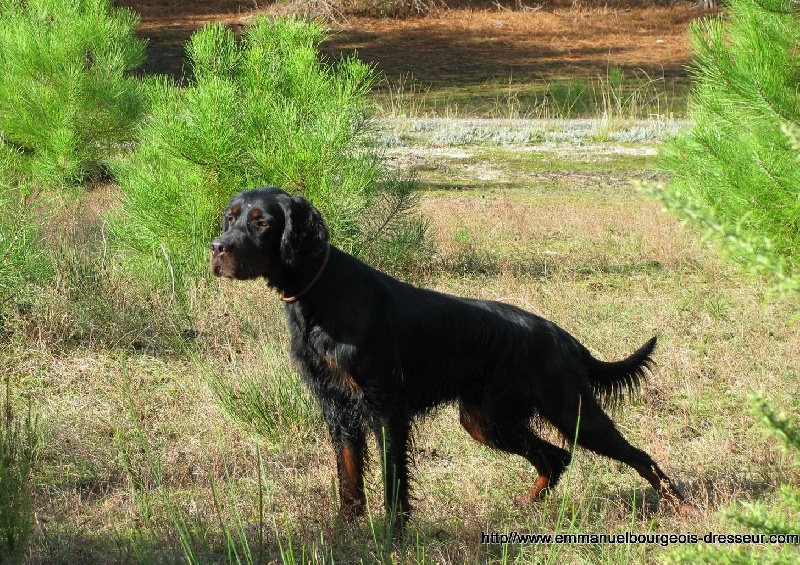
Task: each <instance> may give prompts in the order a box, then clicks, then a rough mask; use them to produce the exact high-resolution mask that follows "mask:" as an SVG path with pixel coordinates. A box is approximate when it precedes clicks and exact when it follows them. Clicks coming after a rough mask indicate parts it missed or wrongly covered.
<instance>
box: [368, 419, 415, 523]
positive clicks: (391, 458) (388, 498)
mask: <svg viewBox="0 0 800 565" xmlns="http://www.w3.org/2000/svg"><path fill="white" fill-rule="evenodd" d="M410 429H411V424H410V420H409V419H408V418H407V417H405V416H395V417H392V418H389V419H386V420H385V421H383V422H380V423H379V424H377V425H375V427H374V431H375V435H376V437H377V440H378V450H379V452H380V455H381V463H382V464H383V481H384V496H385V498H384V503H385V505H386V517H387V519H388V520H390V521H391V522H392V523H393V528H394V530H395V532H399V531H401V530H402V527H403V523H404V522H405V520H407V519H408V517H409V516H410V514H411V504H410V502H409V485H408V480H409V473H408V441H409V433H410Z"/></svg>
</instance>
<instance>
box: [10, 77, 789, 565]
mask: <svg viewBox="0 0 800 565" xmlns="http://www.w3.org/2000/svg"><path fill="white" fill-rule="evenodd" d="M629 78H630V77H615V76H614V73H613V72H612V71H611V70H609V71H608V74H607V75H604V76H602V79H601V77H597V78H596V79H594V78H592V79H564V81H563V82H561V81H557V80H555V79H550V80H548V82H547V83H544V82H542V83H541V84H534V85H533V86H532V87H531V89H532V90H531V92H533V94H531V96H530V97H528V94H527V90H525V88H526V87H525V86H524V85H523V84H522V81H520V82H519V83H517V82H516V81H508V80H506V81H498V82H497V83H496V84H488V83H486V84H483V85H482V86H481V91H482V92H484V93H485V96H484V98H483V99H480V100H477V101H476V100H473V99H472V96H473V95H474V92H475V89H472V90H470V91H469V92H471V94H470V93H469V92H467V91H465V93H464V94H462V93H460V92H458V90H457V88H456V87H452V88H450V89H449V90H448V89H444V90H442V87H441V86H440V85H437V86H436V87H435V88H434V87H427V86H421V84H420V83H417V82H416V81H413V80H411V79H410V78H407V79H403V80H405V81H406V82H405V83H404V84H401V85H399V86H398V87H397V88H396V90H395V92H394V93H393V94H389V95H387V98H386V99H385V100H386V101H382V100H381V98H380V97H381V96H383V95H382V94H379V96H378V100H379V103H380V104H381V105H382V106H383V108H384V111H383V116H384V118H383V119H382V120H381V121H380V122H379V124H378V127H379V129H378V131H376V132H375V133H374V135H373V136H372V137H371V139H370V141H369V143H370V144H371V145H373V146H377V147H379V148H381V151H382V157H383V159H385V160H386V161H387V162H388V163H390V164H391V166H392V167H394V168H395V169H396V171H397V172H398V173H400V174H401V176H412V177H415V178H416V179H417V180H418V181H419V184H420V186H421V187H422V189H421V190H420V191H419V192H418V195H419V210H420V213H421V215H422V216H423V218H424V219H425V221H426V222H427V223H428V226H429V233H430V237H431V244H430V260H429V261H428V262H427V263H426V264H425V265H423V266H422V267H421V268H420V269H418V270H417V271H415V272H413V273H411V274H409V275H408V276H409V277H411V278H412V279H413V281H414V282H416V283H418V284H421V285H424V286H427V287H432V288H436V289H439V290H442V291H445V292H451V293H455V294H459V295H465V296H472V297H481V298H488V299H496V300H503V301H507V302H511V303H514V304H517V305H519V306H521V307H523V308H525V309H527V310H530V311H532V312H535V313H537V314H540V315H542V316H545V317H547V318H549V319H552V320H554V321H556V322H557V323H558V324H559V325H561V326H563V327H564V328H566V329H567V330H568V331H570V332H571V333H572V334H574V335H575V336H576V337H578V338H579V339H580V340H581V341H582V342H584V343H585V344H586V345H587V346H588V347H589V348H590V349H591V350H592V352H593V353H595V354H596V355H597V356H599V357H601V358H604V359H617V358H620V357H622V356H624V355H627V354H629V353H630V352H631V351H633V350H634V349H635V348H636V347H638V346H639V345H641V344H642V343H643V342H644V341H645V340H646V339H648V338H649V337H650V336H652V335H654V334H658V336H659V347H658V349H657V352H656V360H657V363H658V367H657V369H656V371H655V373H654V375H653V376H652V377H651V378H650V380H649V381H648V382H647V383H646V385H645V386H644V389H643V392H642V394H641V395H640V396H639V397H638V398H637V399H635V400H633V401H631V402H630V403H628V404H627V405H626V406H625V407H623V408H621V409H619V410H617V412H616V413H615V421H616V422H617V423H618V425H619V427H620V429H621V430H622V431H623V432H624V434H625V435H626V437H628V438H629V439H630V440H631V441H632V443H634V444H635V445H637V446H640V447H642V448H644V449H646V450H647V451H648V452H650V453H651V454H652V455H653V457H654V458H655V459H656V460H657V461H658V462H659V463H660V464H661V466H662V467H663V468H664V470H665V471H666V472H667V473H668V474H670V476H673V477H674V478H675V479H676V480H677V482H678V484H679V486H680V487H681V488H682V489H683V490H684V492H686V494H687V495H688V496H689V498H690V500H692V501H693V502H695V503H696V504H697V505H698V506H699V507H700V509H699V512H698V513H697V514H696V515H694V516H691V517H689V518H681V517H677V516H674V515H672V514H671V513H669V512H668V511H666V510H663V509H659V508H658V502H657V499H656V496H655V493H654V492H653V491H652V489H650V488H649V486H648V485H646V484H645V483H644V481H643V480H641V479H640V478H639V477H638V475H636V473H635V472H634V471H632V470H631V469H629V468H626V467H622V466H621V465H618V464H616V463H613V462H610V461H608V460H607V459H604V458H601V457H598V456H595V455H592V454H591V453H588V452H585V451H582V450H578V451H576V453H575V460H574V462H573V464H572V465H571V466H570V468H569V470H568V473H567V475H566V476H565V477H564V479H563V482H562V483H561V484H560V485H559V487H558V488H557V489H556V491H555V492H554V493H553V494H552V495H551V496H549V497H548V498H546V499H545V500H544V501H542V502H541V503H539V504H536V505H534V506H531V507H519V506H516V505H515V504H514V503H513V502H512V499H513V497H514V496H516V495H519V494H521V493H523V492H525V491H526V490H527V489H528V487H529V486H530V484H531V481H532V480H533V479H534V474H535V473H534V472H533V470H532V469H531V467H530V465H529V464H527V463H526V462H524V461H522V460H521V459H519V458H515V457H513V456H510V455H507V454H503V453H497V452H494V451H492V450H489V449H487V448H485V447H482V446H480V445H478V444H477V443H475V442H474V441H472V440H471V439H470V437H469V436H468V434H466V433H465V432H464V430H463V429H462V428H461V426H460V425H459V424H458V415H457V412H456V410H455V408H454V407H444V408H442V409H440V410H438V411H437V412H435V413H433V414H431V415H430V416H429V417H427V418H425V419H423V420H421V421H419V422H418V423H417V425H416V428H415V433H414V447H413V452H412V461H413V463H414V470H415V479H416V480H415V483H414V494H415V496H416V498H417V500H416V505H415V515H414V519H413V521H412V522H411V524H410V525H409V530H408V533H409V535H408V538H407V539H406V540H405V543H404V545H403V546H401V547H400V548H396V547H393V545H392V543H391V539H390V538H389V536H388V535H387V533H386V529H385V526H384V520H383V518H384V516H383V510H382V508H383V500H382V496H383V495H382V490H383V489H382V487H381V485H380V479H381V471H380V465H379V462H378V455H377V450H376V449H375V448H374V446H372V448H371V460H372V466H371V468H370V470H369V472H368V475H367V485H366V490H367V496H368V504H369V508H370V513H369V516H368V517H367V518H365V519H362V520H360V521H358V522H356V523H355V524H354V525H344V524H342V523H341V521H340V520H339V519H338V518H337V515H336V511H337V508H336V506H337V495H336V487H335V481H336V479H335V467H336V466H335V460H334V457H333V453H332V449H331V447H330V444H329V440H328V438H327V433H326V431H325V429H324V425H323V424H322V423H321V419H320V415H319V412H318V410H317V408H316V406H315V404H314V403H313V402H312V401H311V399H310V397H309V395H308V392H307V391H306V390H305V389H304V388H303V387H302V386H300V384H299V383H300V379H299V376H298V375H297V374H296V371H295V370H294V369H293V368H292V365H291V362H290V361H289V359H288V357H287V355H286V351H287V349H288V335H287V331H286V328H285V324H284V320H283V313H282V307H281V305H280V303H279V302H278V301H277V299H276V297H274V296H273V295H272V294H271V293H270V291H269V290H268V289H267V288H266V286H265V285H264V283H263V281H254V282H249V283H242V282H233V281H218V280H213V281H210V282H209V281H198V282H197V283H196V284H193V285H192V286H191V288H190V289H189V291H188V292H189V297H188V299H187V310H188V313H187V314H185V315H184V316H183V317H178V316H176V315H175V314H174V312H172V310H171V308H172V306H171V305H170V304H169V303H167V302H164V301H163V300H162V299H161V298H159V297H163V296H166V295H168V294H169V289H164V288H162V289H156V292H155V293H154V294H148V293H146V292H145V291H144V289H142V288H138V287H137V286H136V285H135V284H134V283H132V282H131V281H130V280H129V279H127V278H126V277H125V275H124V271H122V270H121V269H120V266H119V265H117V264H115V263H114V261H113V255H111V254H109V253H108V252H107V248H106V226H105V225H104V223H103V220H102V217H103V214H105V213H106V212H108V211H109V210H113V209H115V208H117V207H118V206H119V205H120V204H119V202H120V194H119V190H118V188H117V187H115V186H111V185H101V186H98V187H96V188H94V189H93V190H91V191H89V192H87V193H86V194H84V195H83V196H81V197H80V200H79V201H78V202H75V203H68V204H64V203H62V205H60V206H58V208H59V209H60V210H61V211H60V212H59V213H58V214H57V216H56V220H55V221H54V222H49V223H48V225H47V226H46V227H45V229H44V236H45V241H46V244H47V250H48V252H49V255H50V256H52V257H54V258H55V269H54V270H55V271H56V276H55V280H54V282H53V284H52V288H47V289H45V290H42V291H41V299H40V300H39V301H31V302H30V303H28V302H26V303H25V304H21V305H16V306H15V308H16V310H14V316H13V317H12V318H9V319H11V320H13V321H15V325H7V326H5V328H9V327H11V328H12V329H11V330H5V331H6V333H4V334H3V337H7V338H8V339H5V340H4V341H3V343H2V345H0V368H2V369H3V370H4V372H5V373H6V374H9V375H11V376H10V380H11V384H12V385H13V390H15V391H17V394H16V396H15V397H14V399H16V400H15V401H16V402H17V403H18V404H17V405H15V408H17V407H18V408H19V409H22V408H24V406H25V404H23V403H22V401H21V400H20V399H23V398H24V399H30V401H31V403H32V405H33V407H34V411H35V413H36V414H38V415H39V428H40V431H41V437H42V438H43V439H42V440H41V443H40V448H41V456H40V464H39V466H38V468H37V469H38V470H37V472H36V475H35V485H36V494H35V497H34V503H35V508H36V509H37V513H36V520H37V522H36V525H35V527H34V529H33V531H32V533H31V537H30V540H31V541H30V543H29V545H28V547H27V550H26V554H25V560H26V562H28V563H48V564H50V563H56V564H57V563H75V562H92V563H112V562H113V563H137V562H139V563H151V562H179V561H180V562H185V561H189V562H193V561H194V562H259V563H260V562H289V563H294V562H344V563H349V562H365V563H372V562H391V561H394V562H409V563H423V562H434V563H439V562H442V563H463V562H499V563H507V562H512V561H514V562H517V561H519V562H537V563H540V562H541V563H559V562H566V563H573V562H602V563H619V562H626V563H627V562H634V563H650V562H654V561H657V560H660V559H662V558H663V557H664V554H665V552H666V551H667V548H664V547H663V546H661V545H659V544H643V545H634V544H604V545H599V544H594V545H590V544H584V545H581V544H566V545H554V544H553V545H545V546H540V545H536V546H534V545H522V544H517V545H482V544H481V535H482V533H484V532H511V531H516V532H525V533H564V532H569V533H597V534H609V533H624V532H627V531H630V532H633V533H637V534H644V533H684V532H696V533H701V534H702V533H704V532H707V531H709V530H715V531H723V530H724V528H726V527H730V526H728V525H725V524H724V523H722V522H720V520H719V517H718V515H717V509H719V508H721V507H726V506H728V505H730V504H731V503H733V502H742V501H744V502H746V501H749V500H753V499H755V498H756V497H765V498H766V500H767V503H769V501H770V500H773V501H776V500H778V497H777V495H775V494H774V493H775V491H776V489H777V487H778V485H781V484H794V485H797V484H798V483H800V475H799V474H798V469H797V468H796V467H793V466H792V462H791V461H789V460H787V459H786V458H784V456H782V454H781V453H780V451H779V450H778V449H777V446H778V442H777V440H775V439H774V438H771V437H769V436H767V435H766V434H764V433H763V432H762V431H761V429H760V428H759V426H758V425H757V423H756V421H755V419H754V417H753V416H752V415H751V414H750V413H749V412H748V410H747V407H746V406H747V402H746V394H747V391H748V390H750V389H753V388H757V389H760V390H761V391H762V393H763V395H764V396H765V397H766V398H767V399H768V400H769V401H770V402H772V403H773V404H774V405H775V406H776V407H779V408H781V409H783V410H785V411H787V412H789V413H792V412H795V413H796V412H798V410H800V389H798V384H797V383H798V382H800V378H798V377H800V375H799V374H798V368H797V367H798V359H799V358H800V330H799V329H798V326H797V323H796V322H797V314H796V312H797V306H798V304H797V300H796V298H792V297H774V296H770V294H769V290H768V286H767V282H766V281H763V280H760V279H753V278H751V277H748V276H746V275H743V274H741V273H739V272H738V271H737V270H736V268H735V267H732V266H730V265H729V264H727V263H726V262H725V261H724V259H723V258H722V256H721V254H720V253H719V252H718V250H717V249H716V247H714V246H713V245H712V244H710V243H709V242H706V241H704V240H703V239H702V238H701V237H700V235H699V234H698V233H697V232H695V231H692V230H691V229H687V228H682V227H681V225H680V224H679V223H678V221H677V220H676V219H675V218H674V217H672V216H670V215H668V214H666V213H664V212H662V211H661V210H660V208H659V207H658V206H657V205H656V204H654V203H652V202H650V201H648V200H647V199H646V197H645V196H644V195H642V194H641V193H639V192H637V191H636V190H634V189H633V188H632V186H631V183H630V181H631V180H653V181H659V180H663V178H662V177H661V176H660V175H659V174H658V173H657V172H656V171H655V160H654V159H655V157H654V154H655V152H656V147H657V146H658V144H659V143H660V141H661V139H662V138H663V136H664V133H665V132H668V131H670V129H671V128H672V127H673V125H672V123H671V122H667V121H664V120H646V121H644V122H641V121H637V120H634V119H633V118H632V117H631V116H632V115H633V114H631V113H630V112H629V111H628V110H624V111H623V110H621V109H619V108H624V104H623V106H615V105H616V104H617V102H616V100H622V99H623V98H624V94H622V93H624V92H635V91H636V90H637V89H638V88H639V86H637V85H644V86H643V88H642V90H641V91H642V92H644V91H646V88H645V87H647V81H648V80H649V79H643V78H642V82H641V83H636V85H634V84H633V82H627V81H628V80H629ZM639 78H641V77H639ZM623 79H624V80H623ZM590 80H596V81H597V85H598V86H597V89H598V90H597V93H598V95H599V96H594V97H591V98H590V97H588V95H587V98H586V100H589V101H590V103H589V105H588V106H587V107H586V110H585V111H586V112H587V114H589V115H591V116H592V117H593V118H595V119H594V120H591V121H585V122H570V123H568V124H567V123H564V122H560V121H558V120H551V119H548V120H541V119H538V118H553V117H563V116H565V115H566V112H565V111H564V110H563V108H565V107H566V108H569V112H577V110H576V108H577V106H576V104H577V103H575V104H573V103H572V101H573V100H574V99H575V98H576V96H575V95H574V92H577V90H578V87H581V88H587V85H588V82H587V81H590ZM637 80H638V79H637ZM631 81H633V79H632V78H631ZM665 91H668V89H666V90H665ZM542 93H549V94H548V96H549V97H550V98H552V99H553V102H552V104H553V105H552V106H551V107H550V108H549V109H545V108H542V109H541V110H537V112H539V113H538V114H537V113H535V112H532V111H530V110H529V109H530V108H536V107H537V106H536V104H535V101H536V100H542ZM440 95H441V96H442V98H441V99H439V98H437V97H439V96H440ZM459 96H463V98H459ZM392 97H394V98H392ZM615 97H616V98H615ZM462 100H463V102H462ZM470 100H472V101H471V102H469V101H470ZM675 100H678V99H677V98H676V99H675ZM668 102H669V103H672V102H674V100H673V101H668ZM665 103H666V102H665ZM570 104H572V106H570ZM631 104H633V102H631ZM635 104H639V107H641V108H644V107H646V104H645V103H644V102H642V103H641V104H640V103H639V102H636V103H635ZM658 104H661V102H658ZM658 107H664V106H658ZM430 108H433V110H430ZM558 108H561V110H558ZM604 108H607V109H609V112H611V114H613V115H611V118H613V119H609V115H607V116H606V119H605V120H603V119H601V117H602V115H603V112H604ZM615 108H617V109H615ZM581 111H583V110H581ZM559 112H562V113H561V114H559ZM614 112H616V114H614ZM647 112H650V110H647ZM647 112H645V113H647ZM431 113H434V114H437V115H440V117H441V115H443V116H445V117H447V116H450V117H453V116H455V117H459V116H460V117H464V116H467V115H468V116H469V118H470V120H468V121H466V122H455V121H453V120H448V119H421V118H422V117H423V116H427V115H429V114H431ZM476 115H480V116H483V117H487V116H488V117H492V118H497V120H495V121H492V122H491V123H489V122H486V121H481V120H478V119H474V118H475V117H476ZM570 115H578V114H577V113H575V114H570ZM615 116H616V117H615ZM662 116H663V114H662ZM409 118H416V119H409ZM525 118H537V119H534V120H528V119H525ZM618 118H619V119H618ZM53 224H55V225H53ZM11 304H12V305H14V303H11ZM2 306H8V304H2ZM17 306H18V307H17ZM17 310H19V311H17ZM16 321H19V323H18V324H16ZM547 433H548V434H550V435H549V436H548V438H549V439H551V440H553V441H560V440H559V439H558V438H557V437H556V436H555V434H553V433H552V432H547Z"/></svg>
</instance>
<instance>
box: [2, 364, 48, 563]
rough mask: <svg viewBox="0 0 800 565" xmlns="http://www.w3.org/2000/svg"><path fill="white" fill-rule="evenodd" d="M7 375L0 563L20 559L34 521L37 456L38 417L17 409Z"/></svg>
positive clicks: (5, 386) (3, 439)
mask: <svg viewBox="0 0 800 565" xmlns="http://www.w3.org/2000/svg"><path fill="white" fill-rule="evenodd" d="M14 400H15V399H13V397H12V395H11V379H10V377H9V376H7V377H6V378H5V380H4V387H3V389H2V391H0V562H3V563H5V562H6V561H8V562H17V561H21V559H22V554H23V553H24V550H25V544H26V542H27V539H28V536H29V534H30V531H31V529H32V527H33V523H34V516H33V511H34V506H33V499H32V497H33V471H34V466H35V464H36V462H37V460H38V457H39V450H40V439H39V431H38V420H37V419H36V417H35V416H34V415H33V412H32V410H31V406H30V404H28V408H27V410H25V411H22V412H21V411H20V409H19V406H18V404H16V405H15V403H14Z"/></svg>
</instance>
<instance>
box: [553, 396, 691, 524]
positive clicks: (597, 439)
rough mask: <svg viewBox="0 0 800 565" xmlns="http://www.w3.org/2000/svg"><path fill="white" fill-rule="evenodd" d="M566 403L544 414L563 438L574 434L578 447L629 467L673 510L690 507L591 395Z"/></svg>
mask: <svg viewBox="0 0 800 565" xmlns="http://www.w3.org/2000/svg"><path fill="white" fill-rule="evenodd" d="M569 404H570V406H564V407H562V410H561V411H560V412H559V413H558V414H555V413H551V414H545V416H546V417H547V418H548V419H549V420H550V421H551V422H552V423H553V425H555V426H556V427H557V428H558V429H559V431H560V432H561V433H562V434H564V436H565V437H566V438H567V439H569V440H573V439H575V436H576V433H577V441H578V445H580V446H581V447H585V448H586V449H590V450H592V451H594V452H595V453H598V454H600V455H604V456H606V457H610V458H611V459H615V460H617V461H620V462H622V463H626V464H627V465H630V466H631V467H633V468H634V469H635V470H636V471H637V472H638V473H639V474H640V475H641V476H642V477H643V478H644V479H646V480H647V482H649V483H650V484H651V485H652V487H653V488H654V489H655V491H656V492H657V493H658V495H659V497H661V499H662V500H663V501H665V502H666V503H667V504H668V505H669V506H670V507H671V508H672V509H673V510H674V511H675V512H677V513H687V512H689V511H690V510H691V509H692V508H693V507H692V506H691V505H690V504H688V503H686V502H685V501H684V498H683V495H682V494H681V493H680V491H678V489H677V488H676V487H675V485H674V484H673V483H672V480H671V479H670V478H669V477H668V476H667V475H666V474H665V473H664V472H663V471H662V470H661V469H660V468H659V466H658V465H657V464H656V463H655V461H653V459H652V458H651V457H650V455H648V454H647V453H645V452H644V451H642V450H641V449H637V448H635V447H633V446H632V445H631V444H630V443H628V441H627V440H626V439H625V438H624V437H623V436H622V434H621V433H620V432H619V430H618V429H617V427H616V426H615V425H614V422H613V421H612V420H611V418H610V417H609V416H608V414H606V413H605V412H604V411H603V409H602V408H601V407H600V405H599V404H598V403H597V400H596V399H595V398H594V396H592V395H591V394H585V395H578V394H576V395H575V397H574V400H573V401H572V402H570V403H569ZM579 412H580V414H579Z"/></svg>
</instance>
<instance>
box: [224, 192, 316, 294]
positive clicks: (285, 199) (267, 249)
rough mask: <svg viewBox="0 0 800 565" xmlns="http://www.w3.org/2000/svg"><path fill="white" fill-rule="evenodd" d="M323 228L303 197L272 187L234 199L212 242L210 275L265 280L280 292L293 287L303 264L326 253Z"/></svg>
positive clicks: (237, 195) (236, 196)
mask: <svg viewBox="0 0 800 565" xmlns="http://www.w3.org/2000/svg"><path fill="white" fill-rule="evenodd" d="M327 242H328V228H327V226H326V225H325V222H323V221H322V217H321V216H320V214H319V212H318V211H317V209H316V208H314V207H313V206H311V204H310V203H309V202H308V200H306V199H305V198H303V197H302V196H298V195H295V196H291V195H289V194H287V193H286V192H284V191H283V190H281V189H279V188H275V187H264V188H255V189H252V190H246V191H244V192H240V193H239V194H236V195H234V196H233V197H232V198H231V200H230V202H229V203H228V208H227V210H225V217H224V219H223V224H222V235H220V236H219V237H218V238H216V239H215V240H214V241H213V242H211V271H212V272H213V273H214V274H215V275H216V276H218V277H231V278H235V279H254V278H258V277H266V279H267V282H268V283H269V284H270V286H275V287H278V288H280V289H281V290H285V289H286V288H287V285H288V287H291V286H292V285H293V284H294V282H295V281H296V277H297V275H298V269H300V268H301V265H302V264H303V262H304V260H305V259H308V258H311V257H315V256H317V255H318V254H320V253H321V252H323V251H324V250H325V246H326V244H327Z"/></svg>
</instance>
